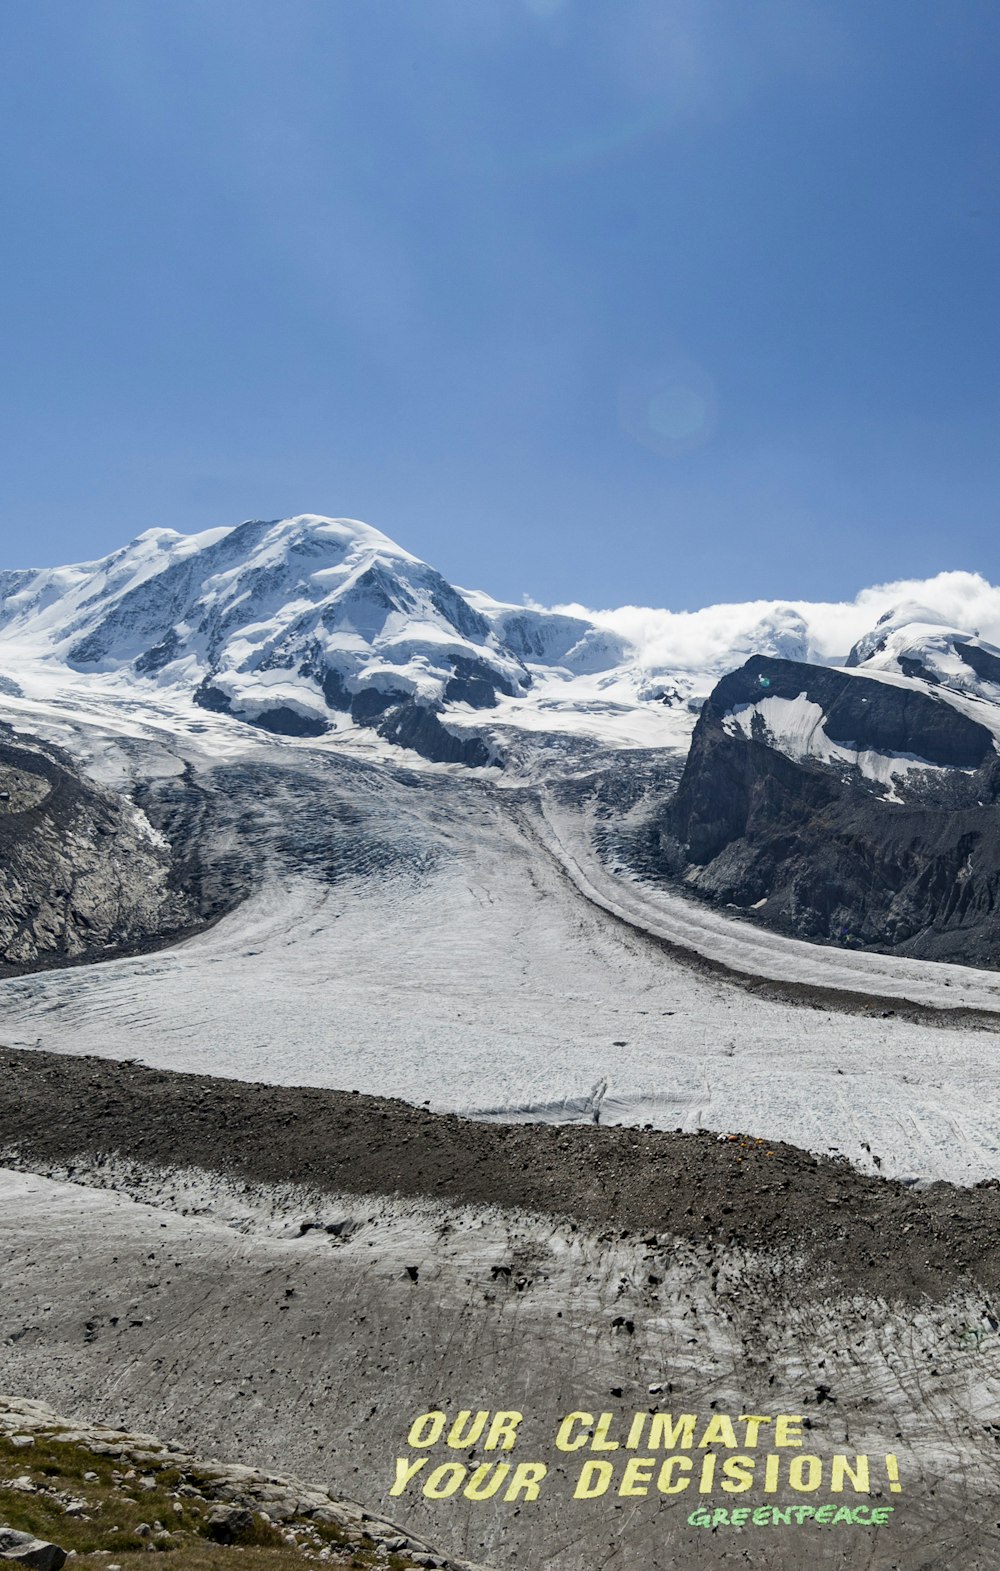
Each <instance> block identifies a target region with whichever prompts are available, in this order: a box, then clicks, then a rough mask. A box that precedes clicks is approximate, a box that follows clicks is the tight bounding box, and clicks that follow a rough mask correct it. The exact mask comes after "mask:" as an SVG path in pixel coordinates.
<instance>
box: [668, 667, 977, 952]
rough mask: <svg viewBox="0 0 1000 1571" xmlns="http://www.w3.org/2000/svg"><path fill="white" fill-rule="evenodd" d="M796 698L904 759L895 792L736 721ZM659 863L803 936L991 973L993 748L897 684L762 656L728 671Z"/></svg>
mask: <svg viewBox="0 0 1000 1571" xmlns="http://www.w3.org/2000/svg"><path fill="white" fill-rule="evenodd" d="M802 695H804V696H805V697H807V698H808V699H809V700H810V701H812V702H813V703H815V704H817V705H818V706H819V708H820V709H821V710H822V712H823V731H824V732H825V735H826V737H827V738H828V739H829V740H830V741H831V742H834V743H838V744H839V745H840V746H841V747H844V748H849V749H853V750H854V751H856V752H859V753H861V752H871V753H874V754H881V755H895V756H896V757H897V758H898V757H900V756H901V757H902V758H904V759H906V760H907V762H908V764H909V765H910V768H909V769H908V772H907V773H906V774H905V775H903V776H901V777H897V779H896V783H895V789H894V790H893V791H892V792H890V791H888V790H887V788H886V786H885V785H884V784H883V783H881V782H880V781H879V780H878V779H873V778H871V776H870V775H869V774H866V773H865V772H864V771H863V770H862V768H861V767H860V765H854V766H851V765H850V764H845V763H843V762H842V761H833V762H831V761H829V760H824V759H823V758H822V757H821V756H809V755H808V753H807V754H805V755H804V756H792V754H791V753H790V752H789V751H783V750H782V748H781V746H780V745H779V743H777V742H776V741H775V739H774V738H773V737H771V736H770V734H769V733H768V731H767V727H766V722H765V720H764V718H763V715H762V713H760V712H754V713H753V715H752V719H751V722H750V725H749V728H748V729H747V728H746V727H745V726H739V725H734V724H733V723H732V716H733V713H734V711H740V710H741V709H742V707H743V706H746V705H750V706H756V705H759V704H760V703H761V700H762V699H763V698H766V697H778V698H785V699H796V698H799V697H800V696H802ZM727 719H728V723H727ZM748 732H749V734H748ZM922 763H923V764H924V765H926V766H927V767H924V768H921V767H920V766H921V764H922ZM652 860H653V863H654V864H655V867H656V870H657V871H658V872H659V873H660V874H661V875H662V874H664V873H666V874H669V875H671V876H673V877H681V878H683V879H684V882H685V884H686V886H687V887H688V888H690V889H691V890H692V892H694V893H697V894H700V895H702V896H704V897H707V898H709V899H711V900H714V901H717V902H720V903H722V904H725V905H734V906H737V907H740V908H742V909H744V910H746V911H747V912H748V914H750V915H751V916H752V917H753V918H754V919H755V920H758V921H760V922H762V923H764V924H766V925H768V926H771V927H774V928H777V929H778V930H780V931H783V932H787V933H791V934H795V935H797V936H799V937H803V938H810V939H817V940H821V941H826V942H829V943H837V944H848V945H851V946H858V947H871V948H875V949H880V950H894V951H897V952H899V953H900V954H906V955H914V956H924V957H927V958H931V959H938V960H953V961H959V962H965V963H970V964H976V965H986V966H1000V756H998V754H997V752H996V750H995V748H994V745H993V738H992V735H991V733H990V732H989V731H987V730H986V728H985V727H984V726H981V725H979V724H977V723H976V722H975V721H973V720H971V719H969V718H968V717H967V716H966V715H965V714H963V713H962V712H961V711H960V710H958V709H956V708H954V707H953V706H952V705H950V704H948V703H947V702H944V701H938V700H937V699H936V698H932V697H930V696H928V695H927V694H925V693H922V692H920V691H918V690H916V689H911V688H907V687H905V686H903V685H901V684H899V683H895V684H893V683H888V682H879V681H876V680H871V679H867V678H864V677H853V676H848V675H846V674H845V673H843V672H840V671H835V670H829V669H826V668H821V667H814V666H806V665H800V664H798V663H797V662H793V661H774V660H766V659H763V658H760V657H755V658H754V659H752V660H750V661H748V662H747V664H746V665H745V666H743V667H742V668H741V670H739V671H736V672H733V673H732V674H731V675H729V676H726V677H724V678H723V680H722V681H721V682H720V683H719V684H718V686H717V687H716V689H715V691H714V692H713V693H712V695H711V697H710V698H709V700H708V702H707V703H706V704H705V707H704V709H703V711H702V714H701V717H700V718H699V721H698V724H697V726H696V728H695V732H694V737H693V739H692V745H691V751H690V754H689V757H688V761H687V765H686V767H685V770H684V774H683V777H682V779H681V783H680V785H679V787H678V790H677V794H676V796H675V798H674V800H673V802H672V803H671V804H670V806H669V808H668V810H667V812H666V813H665V815H663V817H662V819H661V821H660V822H659V824H658V825H657V828H656V832H655V835H654V848H653V855H652Z"/></svg>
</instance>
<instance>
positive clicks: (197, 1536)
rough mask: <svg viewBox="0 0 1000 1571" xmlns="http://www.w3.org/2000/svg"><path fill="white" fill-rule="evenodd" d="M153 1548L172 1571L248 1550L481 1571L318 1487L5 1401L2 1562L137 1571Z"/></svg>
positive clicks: (40, 1405)
mask: <svg viewBox="0 0 1000 1571" xmlns="http://www.w3.org/2000/svg"><path fill="white" fill-rule="evenodd" d="M148 1550H156V1551H158V1552H159V1553H161V1554H168V1555H169V1556H170V1560H169V1561H168V1562H167V1564H169V1565H171V1566H173V1567H175V1568H176V1571H220V1568H221V1567H223V1566H229V1565H232V1567H233V1571H236V1568H237V1567H239V1568H242V1571H247V1551H250V1552H251V1561H250V1563H251V1565H252V1566H253V1567H254V1571H296V1568H299V1567H301V1565H302V1562H303V1561H313V1562H315V1563H317V1564H319V1565H324V1566H328V1567H330V1568H331V1571H333V1568H338V1567H345V1566H351V1567H363V1566H369V1567H370V1566H381V1567H384V1568H385V1571H416V1568H418V1567H437V1568H439V1571H484V1568H482V1567H479V1568H477V1567H475V1566H472V1565H470V1564H469V1563H468V1562H467V1561H458V1560H452V1559H449V1558H448V1557H447V1556H445V1555H442V1554H439V1553H437V1552H435V1550H434V1549H433V1548H432V1547H431V1545H429V1544H427V1543H425V1542H424V1541H423V1540H421V1539H419V1538H414V1537H413V1536H412V1535H411V1534H408V1533H406V1532H403V1531H401V1530H400V1529H399V1528H398V1527H395V1526H393V1524H392V1523H391V1522H386V1521H383V1520H382V1519H381V1518H380V1517H378V1516H374V1515H372V1514H371V1512H369V1511H366V1510H365V1509H364V1507H363V1506H360V1505H358V1504H357V1503H356V1502H355V1501H352V1500H339V1499H337V1498H335V1497H334V1496H333V1495H332V1494H331V1493H330V1491H329V1490H328V1489H325V1488H323V1487H322V1486H321V1485H319V1484H305V1483H303V1482H302V1481H301V1480H300V1479H297V1478H290V1477H287V1476H284V1475H281V1474H278V1473H273V1472H262V1471H261V1470H260V1469H257V1468H252V1467H245V1466H241V1465H239V1464H234V1463H225V1462H218V1461H211V1460H208V1459H206V1458H204V1457H199V1456H192V1455H191V1454H190V1453H189V1452H186V1451H185V1450H184V1449H183V1448H182V1447H181V1446H179V1445H176V1444H173V1443H169V1442H168V1443H165V1442H164V1441H162V1440H160V1439H158V1438H157V1437H156V1436H154V1435H149V1434H136V1433H134V1432H130V1431H125V1430H120V1429H114V1428H111V1427H109V1426H108V1425H106V1424H95V1423H80V1422H73V1421H71V1420H70V1419H68V1418H64V1417H61V1416H60V1415H59V1414H58V1413H56V1412H54V1411H53V1410H52V1408H50V1407H49V1406H47V1405H46V1404H45V1403H44V1402H37V1401H32V1400H31V1399H29V1398H23V1397H14V1396H0V1562H6V1561H7V1560H10V1561H12V1562H14V1563H15V1564H18V1565H21V1566H22V1567H25V1566H27V1567H31V1568H32V1571H60V1567H61V1566H62V1565H64V1564H65V1563H66V1558H67V1556H69V1557H71V1558H72V1559H73V1560H76V1561H79V1562H81V1563H82V1564H83V1565H86V1566H95V1567H100V1568H102V1571H109V1561H110V1562H113V1563H114V1564H115V1565H117V1566H118V1567H119V1568H120V1571H130V1568H131V1567H132V1566H133V1565H135V1564H137V1563H138V1564H142V1562H141V1561H138V1559H137V1557H138V1555H139V1554H140V1553H142V1552H143V1551H148ZM233 1551H236V1552H235V1553H234V1552H233Z"/></svg>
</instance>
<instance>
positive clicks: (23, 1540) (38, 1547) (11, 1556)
mask: <svg viewBox="0 0 1000 1571" xmlns="http://www.w3.org/2000/svg"><path fill="white" fill-rule="evenodd" d="M0 1560H11V1561H14V1562H15V1563H16V1564H17V1565H21V1566H31V1567H32V1568H33V1571H62V1567H63V1566H64V1565H65V1564H66V1551H65V1549H60V1548H59V1545H58V1544H49V1543H46V1541H45V1539H43V1538H34V1537H33V1536H32V1535H31V1534H30V1533H16V1532H15V1531H14V1529H13V1528H11V1527H0Z"/></svg>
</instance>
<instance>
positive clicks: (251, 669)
mask: <svg viewBox="0 0 1000 1571" xmlns="http://www.w3.org/2000/svg"><path fill="white" fill-rule="evenodd" d="M963 607H967V609H968V618H969V619H968V621H966V620H965V617H964V615H963V614H962V608H963ZM956 611H958V613H959V615H958V616H957V617H956ZM973 617H975V624H973V622H972V618H973ZM981 625H985V626H986V628H987V630H988V631H991V632H994V635H995V636H997V637H1000V592H998V591H996V590H994V589H992V588H991V586H989V585H988V584H986V583H985V581H984V580H982V579H980V578H976V577H975V575H971V574H942V575H939V578H938V579H936V580H930V581H928V582H927V583H925V584H922V585H916V586H914V585H899V586H892V585H890V586H887V587H885V588H884V589H881V590H868V591H864V592H863V593H862V594H861V595H859V597H858V599H857V600H856V601H855V602H854V603H852V604H851V605H846V606H836V605H822V604H810V603H807V602H799V603H794V604H793V603H788V602H782V601H773V602H767V601H758V602H752V603H749V604H746V605H741V606H715V607H708V608H705V609H704V610H701V611H695V612H666V611H657V610H643V609H641V608H636V607H626V608H624V609H622V610H619V611H590V610H588V609H587V608H585V607H580V606H562V607H557V608H555V609H548V608H543V607H539V606H535V605H510V604H503V603H501V602H499V601H496V600H494V599H492V598H491V597H490V596H489V595H488V594H486V593H483V592H481V591H470V590H461V589H458V588H456V587H455V586H453V585H452V584H450V583H448V582H447V581H446V579H445V578H443V577H442V575H441V574H440V573H438V572H437V571H436V570H435V569H434V568H433V567H431V566H429V565H428V564H427V563H425V562H422V561H420V560H419V559H418V558H417V557H415V556H413V555H412V554H411V553H410V552H408V551H406V550H404V549H403V548H402V547H401V546H398V545H396V544H395V542H393V541H392V540H391V539H389V537H388V536H386V535H384V534H382V533H381V532H380V531H379V530H377V529H374V528H372V527H370V526H369V525H367V524H363V523H358V522H356V521H354V520H348V519H333V518H324V517H319V516H315V515H303V516H301V517H297V518H290V519H284V520H279V521H272V522H265V521H259V520H255V521H250V522H247V523H244V524H240V525H239V526H237V527H235V528H221V529H213V530H208V531H206V532H205V533H202V534H199V535H191V536H185V535H181V534H178V533H176V532H175V531H173V530H169V529H150V530H147V531H145V532H144V533H143V534H140V535H139V536H138V537H137V538H136V539H135V540H133V541H132V542H131V544H129V545H127V546H125V547H124V548H123V549H122V550H120V551H116V552H113V553H112V554H111V555H110V556H108V557H105V558H103V559H102V560H100V561H95V562H87V563H82V564H79V565H77V566H71V567H64V568H53V569H44V570H36V571H32V570H24V571H7V572H2V573H0V689H3V690H5V691H7V692H8V693H12V692H16V691H18V690H22V691H24V692H26V693H28V694H29V695H33V696H39V695H40V694H42V693H44V692H51V691H52V690H53V686H55V687H58V688H60V689H62V690H65V689H66V688H67V687H68V688H69V689H71V690H72V691H73V692H74V693H75V694H76V695H77V697H78V698H84V697H85V695H86V694H87V693H88V692H89V693H91V694H95V693H101V694H103V695H106V696H112V697H113V696H114V695H115V694H118V695H120V696H127V697H128V699H129V701H130V702H132V703H135V702H143V701H147V702H153V703H157V704H161V705H162V704H163V703H164V702H168V703H170V702H177V703H181V704H186V705H188V706H190V704H191V703H192V702H193V703H194V704H195V705H196V706H198V707H199V708H200V709H202V710H203V711H204V710H206V709H207V710H213V711H215V712H217V713H219V714H223V715H228V716H231V717H234V718H235V719H237V720H240V721H243V722H248V723H250V724H252V725H254V726H257V727H260V728H262V729H264V730H269V731H272V732H278V733H280V734H284V735H296V736H304V737H310V736H311V737H321V736H322V737H326V738H328V739H329V740H331V741H333V742H336V741H337V739H338V738H346V736H347V735H348V734H350V735H353V736H354V737H358V736H366V735H367V736H370V737H373V738H381V739H382V740H383V742H388V743H391V744H396V745H398V746H402V747H405V748H408V749H410V750H412V751H415V752H417V753H420V754H422V755H423V756H424V757H425V758H428V759H431V760H434V761H437V762H448V763H458V764H465V765H471V766H482V765H487V764H491V763H497V762H502V760H503V757H504V754H505V752H506V750H507V748H506V745H505V744H506V743H507V742H509V740H510V738H511V736H512V734H514V732H513V731H512V728H515V729H516V730H517V731H520V732H522V733H523V732H534V733H539V732H542V733H549V734H552V733H556V734H558V733H562V734H563V735H568V736H570V737H573V738H577V739H581V740H585V741H587V742H588V743H589V744H591V745H597V746H601V745H603V746H611V747H616V748H620V747H632V748H634V747H647V748H658V749H664V748H665V749H668V750H671V751H673V752H674V753H676V754H684V753H686V752H687V749H688V746H689V743H690V738H691V732H692V729H693V727H694V724H695V720H696V718H697V716H698V714H699V713H700V711H701V709H702V706H703V704H704V702H705V700H706V699H707V698H708V696H709V694H710V693H711V692H712V690H713V688H714V687H715V685H716V683H717V682H718V681H719V680H720V678H722V677H723V676H725V674H726V673H727V672H730V671H733V670H734V669H736V668H738V667H740V666H742V665H744V664H745V662H746V661H747V660H748V659H750V658H751V657H753V656H763V657H767V658H769V659H775V660H781V661H792V662H795V663H796V664H797V665H800V666H802V667H805V668H813V667H817V666H829V665H841V664H843V663H844V662H845V661H846V665H847V667H848V668H850V669H852V670H856V671H857V672H858V674H859V675H862V674H863V675H864V677H865V678H867V679H869V680H870V679H873V678H874V679H878V680H881V681H883V682H885V683H886V684H889V685H892V684H895V685H896V686H897V687H898V686H899V684H900V683H902V684H904V685H905V684H910V683H912V684H913V685H914V686H915V688H917V689H920V690H922V691H924V690H927V689H929V688H931V687H933V688H934V689H935V690H936V691H937V693H938V694H939V696H942V697H944V698H953V699H954V701H955V702H956V703H959V704H961V703H968V702H973V703H975V704H976V705H977V707H988V708H989V709H990V710H991V711H993V709H994V706H996V705H997V704H1000V651H998V650H997V649H995V648H993V647H992V646H991V645H990V644H989V643H987V642H985V641H984V639H983V638H981V637H980V636H978V635H979V632H980V630H981ZM852 645H853V647H852ZM848 649H850V654H849V655H848V654H847V653H846V652H847V650H848ZM771 708H772V709H773V708H774V706H773V705H772V706H771ZM762 716H763V711H761V712H760V714H758V717H757V719H756V720H755V721H754V724H755V725H757V727H758V731H759V728H760V726H761V724H762V723H763V718H762ZM772 719H774V716H773V715H772ZM780 729H781V728H780V726H779V727H778V730H779V731H780ZM821 730H822V728H820V730H817V731H813V732H809V733H808V734H807V733H806V732H802V731H801V728H799V729H798V730H797V732H796V738H795V740H794V747H795V748H797V749H798V750H799V751H800V752H801V751H802V750H803V749H805V751H806V752H809V751H810V749H812V751H813V753H814V754H815V756H816V758H817V760H818V761H820V762H822V761H823V760H824V759H825V758H827V757H828V755H829V752H830V749H829V746H828V739H827V740H824V737H823V735H821ZM807 731H808V728H807ZM810 736H811V737H812V740H811V741H810V740H809V738H810ZM848 740H850V739H848Z"/></svg>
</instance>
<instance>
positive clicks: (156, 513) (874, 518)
mask: <svg viewBox="0 0 1000 1571" xmlns="http://www.w3.org/2000/svg"><path fill="white" fill-rule="evenodd" d="M998 68H1000V7H998V6H997V4H996V0H947V3H946V4H945V3H942V0H877V3H874V4H873V3H872V0H264V3H262V0H170V3H169V4H164V3H163V0H5V3H4V4H3V6H2V7H0V122H2V138H3V142H2V145H3V160H2V183H3V189H2V196H0V199H2V207H0V212H2V214H3V220H2V224H0V231H2V232H0V266H2V277H3V282H4V288H3V290H2V295H0V313H2V323H0V326H2V342H3V346H4V347H3V376H2V399H3V408H2V422H0V530H2V544H0V563H2V564H3V565H9V566H14V565H18V566H24V565H29V564H30V565H45V564H49V563H54V562H59V561H66V560H79V559H81V558H85V557H90V556H95V555H98V554H101V553H103V552H105V551H108V550H111V549H113V548H114V547H115V546H118V545H120V544H122V543H124V541H125V540H126V539H128V538H130V537H131V536H132V535H134V534H135V533H137V532H139V531H140V530H141V529H144V528H148V527H150V526H152V525H154V524H155V525H169V526H171V527H174V528H177V529H181V530H184V531H189V530H194V529H200V528H206V527H209V526H213V525H217V524H228V523H236V522H238V521H239V520H241V519H243V518H246V517H278V516H284V515H287V514H290V513H294V512H325V513H333V514H340V515H348V516H354V517H360V518H364V519H366V520H367V521H368V522H370V523H373V524H375V525H377V526H378V527H379V528H382V529H384V530H385V531H386V532H387V533H388V534H390V535H392V536H393V537H394V538H396V539H397V540H399V541H400V542H401V543H402V544H404V545H406V546H407V547H409V549H410V550H412V551H415V552H417V553H418V554H419V555H421V556H424V557H426V558H427V559H428V560H430V561H432V562H433V563H434V564H435V565H436V566H437V567H439V568H440V569H441V570H442V571H443V572H444V573H445V574H446V575H447V576H449V577H450V578H451V579H453V580H454V581H456V582H458V583H461V584H465V585H469V586H473V587H483V588H487V589H489V590H490V591H491V592H492V593H494V594H496V595H498V596H501V597H506V598H512V599H518V598H520V597H521V595H522V594H529V595H531V596H533V597H535V598H537V599H539V600H542V601H546V602H551V601H553V600H557V599H561V600H569V599H576V600H580V601H583V602H585V603H589V604H591V605H595V606H601V605H610V604H619V603H624V602H628V601H631V602H638V603H641V604H657V605H665V606H669V607H672V608H675V609H680V608H683V607H690V606H695V605H698V604H703V603H706V602H708V601H711V600H723V599H744V598H750V597H753V596H757V595H763V596H768V597H771V596H793V595H794V596H809V597H811V598H839V597H843V596H849V595H852V594H853V593H854V591H855V590H856V589H858V588H859V587H861V586H862V585H863V584H865V583H871V582H874V581H877V580H884V579H888V578H895V577H900V576H922V575H925V574H929V573H932V572H935V571H937V570H939V569H941V568H946V567H962V568H969V569H976V570H979V571H981V572H984V573H986V574H987V575H988V576H992V577H993V578H994V580H995V579H996V578H997V566H998V564H997V555H998V551H997V540H998V538H1000V528H998V525H1000V312H998V281H1000V107H998V95H997V92H996V82H997V75H998Z"/></svg>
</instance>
